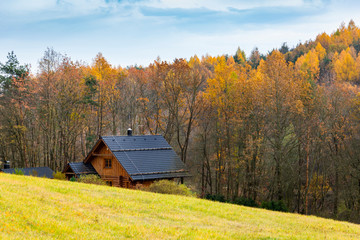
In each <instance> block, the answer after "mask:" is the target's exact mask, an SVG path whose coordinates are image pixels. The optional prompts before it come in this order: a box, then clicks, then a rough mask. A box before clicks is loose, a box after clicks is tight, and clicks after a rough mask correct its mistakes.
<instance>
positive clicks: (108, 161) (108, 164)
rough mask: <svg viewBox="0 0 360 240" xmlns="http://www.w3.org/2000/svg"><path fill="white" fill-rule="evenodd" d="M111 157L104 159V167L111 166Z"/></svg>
mask: <svg viewBox="0 0 360 240" xmlns="http://www.w3.org/2000/svg"><path fill="white" fill-rule="evenodd" d="M111 167H112V166H111V159H105V168H111Z"/></svg>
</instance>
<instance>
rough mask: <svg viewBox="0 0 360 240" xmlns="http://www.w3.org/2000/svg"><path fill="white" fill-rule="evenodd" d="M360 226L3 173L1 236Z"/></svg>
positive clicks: (262, 234)
mask: <svg viewBox="0 0 360 240" xmlns="http://www.w3.org/2000/svg"><path fill="white" fill-rule="evenodd" d="M359 236H360V226H359V225H356V224H350V223H346V222H338V221H333V220H328V219H322V218H317V217H307V216H301V215H296V214H286V213H279V212H272V211H267V210H262V209H255V208H247V207H241V206H237V205H231V204H223V203H217V202H211V201H206V200H201V199H196V198H188V197H179V196H172V195H161V194H154V193H148V192H141V191H135V190H126V189H119V188H113V187H106V186H95V185H87V184H80V183H72V182H65V181H57V180H47V179H42V178H34V177H24V176H16V175H8V174H0V239H122V238H134V239H358V238H359Z"/></svg>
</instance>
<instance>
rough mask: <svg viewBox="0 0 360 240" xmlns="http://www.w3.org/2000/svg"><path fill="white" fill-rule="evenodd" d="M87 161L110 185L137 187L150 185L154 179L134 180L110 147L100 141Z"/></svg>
mask: <svg viewBox="0 0 360 240" xmlns="http://www.w3.org/2000/svg"><path fill="white" fill-rule="evenodd" d="M84 162H85V163H91V165H92V166H93V167H94V168H95V170H96V171H97V173H98V174H99V175H100V177H101V179H103V180H104V181H106V183H107V184H108V185H110V186H115V187H123V188H136V187H137V185H144V186H149V185H150V184H151V183H153V182H154V181H153V180H146V181H132V180H131V177H130V176H129V174H128V173H127V172H126V171H125V169H124V168H123V167H122V166H121V164H120V163H119V161H118V160H117V159H116V158H115V156H114V155H113V154H112V152H111V151H110V149H108V147H107V146H106V145H105V144H104V142H103V141H99V142H98V143H97V144H96V145H95V146H94V148H93V150H92V151H91V152H90V154H89V155H88V156H87V158H86V159H85V161H84Z"/></svg>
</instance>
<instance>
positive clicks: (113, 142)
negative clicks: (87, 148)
mask: <svg viewBox="0 0 360 240" xmlns="http://www.w3.org/2000/svg"><path fill="white" fill-rule="evenodd" d="M102 139H103V140H104V142H105V144H106V145H107V147H108V148H109V149H110V150H111V152H112V153H113V154H114V156H115V157H116V159H117V160H118V161H119V162H120V164H121V165H122V166H123V167H124V169H125V170H126V172H127V173H128V174H129V175H130V177H131V178H132V179H133V180H148V179H163V178H177V177H187V176H189V174H188V172H187V171H186V167H185V164H184V163H183V162H182V161H181V159H180V158H179V156H178V155H177V154H176V153H175V151H174V150H173V149H172V148H171V146H170V145H169V144H168V143H167V141H166V140H165V139H164V138H163V136H161V135H145V136H104V137H102Z"/></svg>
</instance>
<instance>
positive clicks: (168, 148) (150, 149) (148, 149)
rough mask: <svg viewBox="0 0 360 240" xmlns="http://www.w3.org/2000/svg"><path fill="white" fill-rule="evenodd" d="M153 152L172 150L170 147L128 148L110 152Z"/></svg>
mask: <svg viewBox="0 0 360 240" xmlns="http://www.w3.org/2000/svg"><path fill="white" fill-rule="evenodd" d="M154 150H172V147H162V148H129V149H119V150H112V152H125V151H154Z"/></svg>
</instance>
